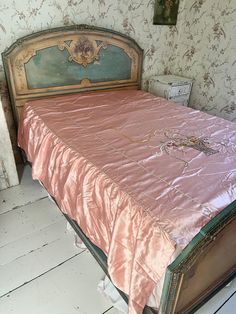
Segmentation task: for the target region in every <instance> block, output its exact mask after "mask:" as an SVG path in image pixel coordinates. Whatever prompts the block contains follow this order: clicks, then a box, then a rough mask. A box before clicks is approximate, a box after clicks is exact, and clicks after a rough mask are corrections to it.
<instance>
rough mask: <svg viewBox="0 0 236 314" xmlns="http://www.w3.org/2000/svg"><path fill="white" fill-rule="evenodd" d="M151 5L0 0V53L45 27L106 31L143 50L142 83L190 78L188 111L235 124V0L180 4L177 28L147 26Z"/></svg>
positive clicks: (121, 0) (110, 0)
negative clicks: (163, 77)
mask: <svg viewBox="0 0 236 314" xmlns="http://www.w3.org/2000/svg"><path fill="white" fill-rule="evenodd" d="M153 5H154V0H146V1H144V0H129V1H128V0H117V1H114V0H20V1H19V0H14V1H12V0H9V1H3V0H0V51H3V50H4V49H5V48H6V47H7V46H9V45H10V44H11V43H12V42H14V41H15V40H16V39H17V38H19V37H22V36H24V35H26V34H29V33H32V32H35V31H39V30H42V29H46V28H52V27H57V26H61V25H70V24H80V23H86V24H93V25H97V26H102V27H106V28H111V29H114V30H117V31H120V32H122V33H125V34H127V35H129V36H131V37H133V38H134V39H135V40H136V41H137V42H138V43H139V44H140V46H141V47H143V48H144V55H145V58H144V70H143V71H144V72H143V78H144V82H145V80H146V79H147V78H148V77H149V76H151V75H153V74H162V73H164V72H165V73H173V74H179V75H183V76H186V77H191V78H193V79H194V87H193V92H192V95H191V101H190V106H191V107H193V108H197V109H201V110H204V111H207V112H209V113H211V114H214V115H218V116H222V117H224V118H226V119H229V120H236V96H235V92H236V36H235V32H236V23H235V21H236V0H227V1H222V0H180V8H179V16H178V23H177V26H176V27H175V26H173V27H169V26H156V25H152V19H153V12H154V8H153ZM0 67H1V63H0Z"/></svg>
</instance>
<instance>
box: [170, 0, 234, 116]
mask: <svg viewBox="0 0 236 314" xmlns="http://www.w3.org/2000/svg"><path fill="white" fill-rule="evenodd" d="M180 4H181V5H180V14H179V17H178V25H177V36H176V37H175V42H174V45H173V54H172V56H171V58H170V63H169V66H168V69H169V70H170V71H171V72H173V73H176V74H180V75H186V76H187V77H192V78H194V80H195V82H194V88H193V92H192V96H191V102H190V105H191V106H192V107H193V108H196V109H200V110H203V111H206V112H209V113H211V114H214V115H217V116H221V117H224V118H225V119H228V120H232V121H234V120H236V95H235V94H236V23H235V21H236V0H227V1H223V0H183V1H181V2H180Z"/></svg>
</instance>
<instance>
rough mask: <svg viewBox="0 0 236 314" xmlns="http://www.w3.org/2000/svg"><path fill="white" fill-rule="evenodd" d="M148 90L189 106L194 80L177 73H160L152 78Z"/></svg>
mask: <svg viewBox="0 0 236 314" xmlns="http://www.w3.org/2000/svg"><path fill="white" fill-rule="evenodd" d="M148 83H149V84H148V91H149V92H150V93H152V94H154V95H156V96H159V97H164V98H166V99H170V100H172V101H174V102H177V103H179V104H182V105H184V106H188V103H189V97H190V93H191V89H192V84H193V81H192V80H191V79H189V78H184V77H180V76H175V75H158V76H153V77H151V78H150V80H149V82H148Z"/></svg>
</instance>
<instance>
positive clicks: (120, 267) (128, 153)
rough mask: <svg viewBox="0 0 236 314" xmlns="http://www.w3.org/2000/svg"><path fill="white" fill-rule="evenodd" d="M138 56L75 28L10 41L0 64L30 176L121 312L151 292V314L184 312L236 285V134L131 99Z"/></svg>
mask: <svg viewBox="0 0 236 314" xmlns="http://www.w3.org/2000/svg"><path fill="white" fill-rule="evenodd" d="M142 55H143V52H142V49H141V48H140V47H139V46H138V45H137V43H135V42H134V40H132V39H131V38H129V37H127V36H125V35H122V34H120V33H117V32H114V31H111V30H107V29H102V28H98V27H91V26H87V25H79V26H71V27H63V28H57V29H51V30H46V31H43V32H39V33H35V34H32V35H29V36H26V37H24V38H22V39H19V40H18V41H16V43H14V44H13V45H12V46H11V47H10V48H9V49H7V50H6V51H5V52H4V53H3V62H4V68H5V73H6V78H7V82H8V87H9V91H10V95H11V103H12V107H13V111H14V115H15V121H16V124H19V145H20V147H21V148H22V149H23V150H24V152H25V153H26V157H27V159H28V161H29V162H30V163H31V164H32V173H33V177H34V178H35V179H38V180H40V181H41V182H42V183H43V185H44V186H45V188H46V189H47V191H48V192H49V194H50V195H51V196H52V197H53V198H54V199H55V201H56V202H57V204H58V206H59V208H60V209H61V210H62V212H63V213H64V214H65V217H66V218H67V220H68V221H69V222H70V224H71V225H72V226H73V228H74V229H75V231H76V232H77V233H78V234H79V236H80V237H81V238H82V240H83V241H84V243H85V244H86V245H87V247H88V248H89V250H90V251H91V252H92V254H93V255H94V257H95V258H96V259H97V261H98V262H99V263H100V265H101V266H102V268H103V269H104V271H105V272H106V273H107V274H108V275H109V276H110V278H111V280H112V281H113V283H114V284H115V286H116V287H118V288H119V289H120V293H121V295H122V296H123V297H124V298H125V299H126V300H129V313H142V312H143V308H144V306H145V304H146V303H147V301H148V297H149V296H150V295H151V293H152V291H153V290H155V289H156V290H158V289H161V292H160V293H159V294H160V296H159V300H158V306H157V307H158V312H159V313H162V314H163V313H164V314H171V313H191V312H194V311H195V310H196V309H197V308H198V307H199V306H200V305H201V304H203V303H204V302H206V300H208V298H210V297H211V296H212V295H213V294H214V293H215V292H216V291H217V290H218V289H220V288H221V287H222V286H223V285H225V284H226V283H228V282H229V281H231V280H232V278H233V277H234V276H235V262H236V238H235V236H234V234H235V227H236V220H235V215H236V202H235V199H236V158H235V153H236V149H235V143H236V126H235V124H233V123H230V122H227V121H225V120H223V119H220V118H216V117H212V116H209V115H207V114H205V113H201V112H198V111H194V110H192V109H190V108H184V107H181V106H179V105H176V104H173V103H170V102H167V101H166V100H164V99H162V98H156V97H155V96H153V95H151V94H149V93H146V92H144V91H141V90H140V87H141V73H142ZM19 117H20V123H19ZM176 256H177V257H176ZM173 259H174V261H173ZM162 281H163V283H162ZM144 312H145V313H155V312H156V310H153V309H152V308H150V307H147V306H146V307H145V309H144Z"/></svg>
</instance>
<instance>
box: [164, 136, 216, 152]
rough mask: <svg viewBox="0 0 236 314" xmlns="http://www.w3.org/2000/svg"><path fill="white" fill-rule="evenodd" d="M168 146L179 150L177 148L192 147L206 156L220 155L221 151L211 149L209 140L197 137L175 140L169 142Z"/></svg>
mask: <svg viewBox="0 0 236 314" xmlns="http://www.w3.org/2000/svg"><path fill="white" fill-rule="evenodd" d="M166 144H167V146H169V147H173V148H175V147H176V148H177V147H190V148H193V149H196V150H198V151H200V152H203V153H204V154H205V155H207V156H210V155H213V154H216V153H219V150H216V149H213V148H211V147H210V146H209V145H210V143H209V140H208V139H207V138H198V137H196V136H187V137H183V138H181V137H179V138H174V139H172V140H170V141H168V142H167V143H166Z"/></svg>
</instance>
